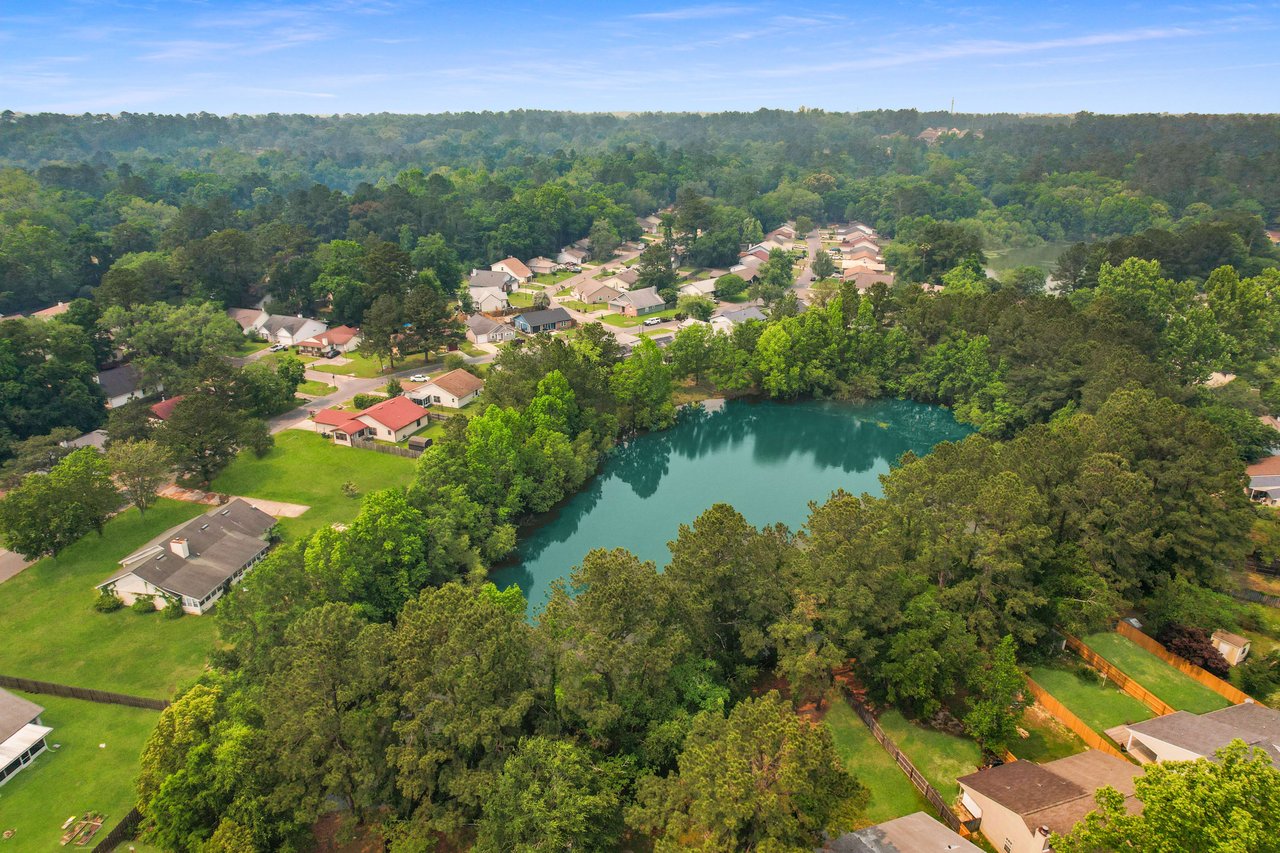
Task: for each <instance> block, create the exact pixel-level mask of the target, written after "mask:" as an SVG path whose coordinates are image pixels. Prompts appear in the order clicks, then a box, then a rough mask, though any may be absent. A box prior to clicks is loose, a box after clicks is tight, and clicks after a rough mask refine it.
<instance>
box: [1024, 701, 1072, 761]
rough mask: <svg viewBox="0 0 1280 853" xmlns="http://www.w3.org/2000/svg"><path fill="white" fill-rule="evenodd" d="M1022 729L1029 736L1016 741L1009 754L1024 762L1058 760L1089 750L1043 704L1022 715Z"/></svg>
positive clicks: (1031, 706) (1033, 705)
mask: <svg viewBox="0 0 1280 853" xmlns="http://www.w3.org/2000/svg"><path fill="white" fill-rule="evenodd" d="M1018 727H1019V728H1021V729H1022V730H1023V731H1025V732H1026V733H1027V734H1028V737H1025V738H1019V739H1018V740H1015V741H1014V742H1013V744H1012V745H1011V746H1010V748H1009V751H1010V752H1012V753H1013V754H1014V756H1015V757H1016V758H1018V759H1021V760H1022V761H1036V762H1039V763H1041V764H1043V763H1044V762H1046V761H1056V760H1057V759H1059V758H1066V757H1067V756H1068V755H1075V754H1076V753H1077V752H1084V751H1085V749H1087V747H1086V746H1085V743H1084V741H1082V740H1080V738H1079V737H1077V736H1076V735H1075V734H1074V733H1073V732H1072V731H1071V730H1070V729H1068V728H1067V727H1066V726H1064V725H1063V724H1062V723H1060V722H1058V721H1057V720H1055V719H1054V718H1053V715H1052V714H1050V713H1049V712H1048V711H1046V710H1045V709H1044V708H1043V707H1042V706H1041V705H1040V704H1038V703H1033V704H1032V705H1030V706H1028V707H1027V709H1026V710H1025V711H1023V712H1022V719H1021V720H1019V721H1018Z"/></svg>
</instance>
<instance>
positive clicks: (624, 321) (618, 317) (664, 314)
mask: <svg viewBox="0 0 1280 853" xmlns="http://www.w3.org/2000/svg"><path fill="white" fill-rule="evenodd" d="M677 313H679V309H677V308H667V309H664V310H662V311H654V312H653V313H651V314H643V315H641V316H639V317H628V316H627V315H625V314H605V315H604V316H603V317H601V318H600V320H601V322H604V323H608V324H609V325H610V326H617V327H619V328H622V329H630V328H634V327H635V326H639V325H642V324H643V323H644V321H645V320H650V319H653V318H655V317H656V318H658V319H659V320H666V319H668V318H670V317H674V316H676V314H677Z"/></svg>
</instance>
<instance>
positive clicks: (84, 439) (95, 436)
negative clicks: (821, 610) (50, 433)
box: [58, 429, 107, 450]
mask: <svg viewBox="0 0 1280 853" xmlns="http://www.w3.org/2000/svg"><path fill="white" fill-rule="evenodd" d="M58 443H59V444H61V445H62V446H63V447H70V448H71V449H72V450H79V449H80V448H81V447H93V448H96V449H97V450H106V449H107V431H106V430H105V429H95V430H90V431H89V432H86V433H85V434H84V435H81V436H77V437H76V438H73V439H71V440H70V441H61V442H58Z"/></svg>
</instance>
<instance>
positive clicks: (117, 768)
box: [0, 620, 194, 853]
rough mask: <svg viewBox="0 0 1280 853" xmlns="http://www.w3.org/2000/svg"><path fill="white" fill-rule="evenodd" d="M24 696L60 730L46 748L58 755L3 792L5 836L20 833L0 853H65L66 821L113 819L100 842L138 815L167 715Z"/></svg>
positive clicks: (0, 806) (0, 822) (1, 844)
mask: <svg viewBox="0 0 1280 853" xmlns="http://www.w3.org/2000/svg"><path fill="white" fill-rule="evenodd" d="M191 621H194V620H191ZM20 695H22V696H23V697H24V698H27V699H30V700H31V701H32V702H35V703H36V704H37V705H42V706H44V709H45V712H44V713H43V714H42V715H41V722H43V723H44V724H45V725H46V726H49V727H51V728H52V729H53V732H52V733H51V734H50V735H49V737H48V739H47V742H48V744H49V745H50V747H52V746H53V744H55V743H56V744H59V748H58V749H56V750H55V749H52V748H50V749H47V750H45V752H44V753H43V754H41V755H39V756H38V757H37V758H36V760H35V761H33V762H32V763H31V764H30V766H28V767H27V768H26V769H25V770H23V771H22V772H21V773H19V774H18V775H17V776H14V777H13V778H12V779H11V780H10V781H9V782H7V783H6V784H5V785H4V786H3V787H0V832H3V831H7V830H13V836H12V837H11V838H9V839H7V840H0V850H6V851H9V850H12V851H14V853H17V851H19V850H24V851H56V850H61V849H62V847H61V846H60V845H59V841H60V840H61V838H62V824H63V821H65V820H66V819H67V818H69V817H71V816H72V815H75V816H76V817H83V816H84V814H85V812H88V811H96V812H101V813H102V814H103V815H104V816H105V817H106V820H105V821H104V822H103V824H102V829H101V830H99V832H98V835H97V837H96V839H95V840H101V839H102V838H103V837H104V836H105V835H106V834H107V833H108V832H110V831H111V828H112V827H114V826H115V825H116V824H117V823H119V822H120V819H121V818H123V817H124V816H125V815H126V814H128V813H129V810H130V809H132V808H133V805H134V802H135V799H136V792H135V790H134V782H135V780H136V778H137V775H138V758H139V756H140V755H141V753H142V747H143V744H144V743H146V740H147V737H148V736H149V735H150V734H151V730H152V729H153V728H155V724H156V720H158V719H159V718H160V713H159V712H158V711H147V710H144V709H141V708H125V707H123V706H120V705H103V704H100V703H97V702H84V701H81V700H78V699H63V698H62V697H60V696H45V695H34V694H26V693H23V694H20ZM99 744H105V745H106V746H105V747H101V748H100V747H99ZM90 843H91V844H92V843H93V842H90ZM120 849H124V845H122V846H121V848H120Z"/></svg>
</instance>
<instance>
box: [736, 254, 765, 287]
mask: <svg viewBox="0 0 1280 853" xmlns="http://www.w3.org/2000/svg"><path fill="white" fill-rule="evenodd" d="M741 260H742V263H740V264H734V265H733V266H731V267H729V272H731V273H733V274H734V275H736V276H738V277H739V278H741V279H742V280H743V281H747V282H751V281H755V280H756V278H757V277H758V276H759V275H760V264H761V263H762V261H761V260H760V259H759V258H757V257H754V256H752V255H747V256H746V257H744V258H741Z"/></svg>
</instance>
